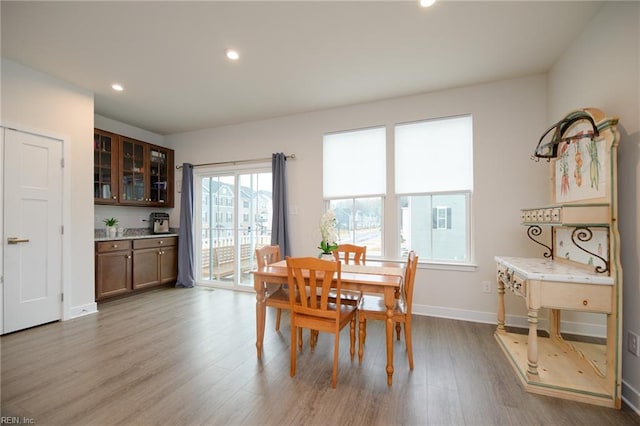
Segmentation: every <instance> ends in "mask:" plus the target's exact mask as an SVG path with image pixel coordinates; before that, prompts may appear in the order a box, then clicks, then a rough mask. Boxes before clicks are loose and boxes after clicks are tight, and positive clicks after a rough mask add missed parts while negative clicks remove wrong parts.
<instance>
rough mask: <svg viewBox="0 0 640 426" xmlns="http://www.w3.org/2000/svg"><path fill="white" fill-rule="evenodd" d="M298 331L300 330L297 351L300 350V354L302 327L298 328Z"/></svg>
mask: <svg viewBox="0 0 640 426" xmlns="http://www.w3.org/2000/svg"><path fill="white" fill-rule="evenodd" d="M296 328H297V327H296ZM298 330H300V338H299V339H298V349H300V352H302V327H300V328H298Z"/></svg>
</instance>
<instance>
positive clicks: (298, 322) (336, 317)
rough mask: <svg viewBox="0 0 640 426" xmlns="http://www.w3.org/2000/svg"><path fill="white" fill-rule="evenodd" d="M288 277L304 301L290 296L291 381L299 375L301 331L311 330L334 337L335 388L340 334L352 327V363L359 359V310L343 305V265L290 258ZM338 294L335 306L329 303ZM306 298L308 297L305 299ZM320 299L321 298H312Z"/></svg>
mask: <svg viewBox="0 0 640 426" xmlns="http://www.w3.org/2000/svg"><path fill="white" fill-rule="evenodd" d="M287 275H288V282H289V289H290V290H293V289H296V290H297V292H298V293H299V294H300V295H301V297H298V298H296V297H294V292H293V291H290V293H289V302H290V306H291V371H290V374H291V377H293V376H295V375H296V355H297V352H298V348H299V347H300V348H301V347H302V346H301V345H296V335H297V334H298V333H296V331H297V330H298V328H302V327H304V328H310V329H312V330H317V331H321V332H326V333H333V334H334V336H335V338H334V343H333V373H332V374H331V386H332V387H333V388H335V387H336V383H337V381H338V354H339V345H340V331H341V330H342V329H343V328H344V327H345V326H346V325H347V324H350V325H351V327H350V343H351V344H350V348H349V350H350V353H351V360H352V361H353V357H354V355H355V338H356V328H355V327H356V310H357V307H356V306H353V305H345V304H342V303H341V300H340V291H341V287H342V281H341V263H340V262H334V261H329V260H322V259H317V258H315V257H300V258H292V257H287ZM331 290H334V291H335V292H336V294H337V298H336V301H335V303H331V302H330V301H329V292H330V291H331ZM303 295H306V296H307V297H304V296H303ZM312 295H314V296H315V295H317V296H318V297H311V296H312Z"/></svg>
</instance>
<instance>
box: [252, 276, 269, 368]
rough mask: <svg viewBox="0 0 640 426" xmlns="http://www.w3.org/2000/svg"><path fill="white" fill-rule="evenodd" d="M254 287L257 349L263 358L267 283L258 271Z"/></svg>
mask: <svg viewBox="0 0 640 426" xmlns="http://www.w3.org/2000/svg"><path fill="white" fill-rule="evenodd" d="M253 288H254V289H255V291H256V350H257V352H258V359H259V360H261V359H262V342H263V341H264V321H265V315H266V312H265V311H266V306H265V303H264V297H265V284H264V281H262V279H261V278H260V276H259V275H258V274H257V273H254V274H253Z"/></svg>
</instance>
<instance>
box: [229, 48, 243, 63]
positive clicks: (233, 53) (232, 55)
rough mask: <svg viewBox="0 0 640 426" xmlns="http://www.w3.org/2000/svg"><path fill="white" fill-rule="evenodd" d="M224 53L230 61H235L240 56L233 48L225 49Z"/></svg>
mask: <svg viewBox="0 0 640 426" xmlns="http://www.w3.org/2000/svg"><path fill="white" fill-rule="evenodd" d="M226 55H227V58H229V59H231V60H232V61H237V60H238V59H239V58H240V55H239V54H238V52H237V51H236V50H233V49H227V51H226Z"/></svg>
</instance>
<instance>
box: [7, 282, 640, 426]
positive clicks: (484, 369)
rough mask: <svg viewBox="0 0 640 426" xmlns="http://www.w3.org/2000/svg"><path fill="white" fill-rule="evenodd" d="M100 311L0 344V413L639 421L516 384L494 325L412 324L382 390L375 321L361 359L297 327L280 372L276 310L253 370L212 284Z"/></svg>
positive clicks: (379, 327)
mask: <svg viewBox="0 0 640 426" xmlns="http://www.w3.org/2000/svg"><path fill="white" fill-rule="evenodd" d="M99 311H100V312H99V313H98V314H97V315H92V316H88V317H84V318H78V319H74V320H70V321H66V322H57V323H52V324H48V325H44V326H40V327H36V328H33V329H29V330H25V331H21V332H18V333H14V334H10V335H7V336H3V337H2V338H1V339H0V343H1V351H2V366H1V367H2V371H1V374H2V376H1V378H2V387H1V390H2V395H1V402H2V413H1V415H2V416H19V417H20V420H22V423H23V424H24V423H25V422H24V421H23V418H25V417H26V418H27V419H32V420H33V421H35V423H36V424H39V425H115V424H119V425H200V424H206V425H227V424H250V425H281V424H295V425H302V424H304V425H392V424H404V425H410V424H411V425H413V424H424V425H499V424H503V425H640V417H639V416H637V415H636V414H635V413H633V412H632V411H631V410H630V409H629V408H628V407H624V409H623V410H621V411H617V410H613V409H609V408H602V407H596V406H592V405H587V404H581V403H576V402H570V401H564V400H560V399H554V398H550V397H544V396H540V395H533V394H528V393H526V392H524V391H523V390H522V388H521V387H520V385H519V383H518V379H517V378H516V376H515V375H514V373H513V372H512V370H511V367H510V366H509V365H508V364H507V361H506V359H505V357H504V355H503V354H502V352H501V351H500V349H499V348H498V345H497V343H496V342H495V340H494V338H493V331H494V327H493V326H491V325H486V324H475V323H468V322H461V321H453V320H445V319H438V318H429V317H415V319H414V334H413V335H414V345H415V347H414V353H415V369H414V371H410V370H409V368H408V365H407V360H406V353H405V347H404V341H400V342H396V346H395V367H396V371H395V374H394V376H393V380H394V384H393V387H392V388H391V389H389V388H387V385H386V374H385V363H386V356H385V351H384V327H383V324H382V323H381V322H376V321H372V322H370V324H369V326H368V334H367V344H366V346H365V359H364V361H363V363H362V364H361V365H359V364H358V362H357V356H356V360H355V361H354V362H353V363H351V362H350V359H349V339H348V329H345V330H343V333H342V340H341V342H340V354H341V355H340V356H341V358H340V364H339V371H338V386H337V389H332V388H331V367H332V356H333V340H332V337H331V336H330V335H326V334H320V338H319V341H318V345H317V348H316V350H315V351H314V352H310V351H309V348H308V344H307V343H308V341H307V339H308V332H306V333H305V347H304V350H303V353H302V354H301V355H300V356H299V358H298V368H297V375H296V377H294V378H291V377H289V348H288V342H289V327H288V316H287V315H284V314H283V321H282V323H283V325H282V327H281V332H280V333H276V332H275V330H274V322H275V315H274V314H275V312H273V310H271V309H269V310H268V313H267V329H266V332H265V352H264V355H263V360H262V362H259V361H258V360H257V358H256V352H255V299H254V295H253V294H250V293H234V292H231V291H225V290H207V289H202V288H196V289H173V288H163V289H158V290H154V291H151V292H147V293H144V294H139V295H136V296H133V297H129V298H126V299H120V300H115V301H111V302H106V303H102V304H100V306H99Z"/></svg>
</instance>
